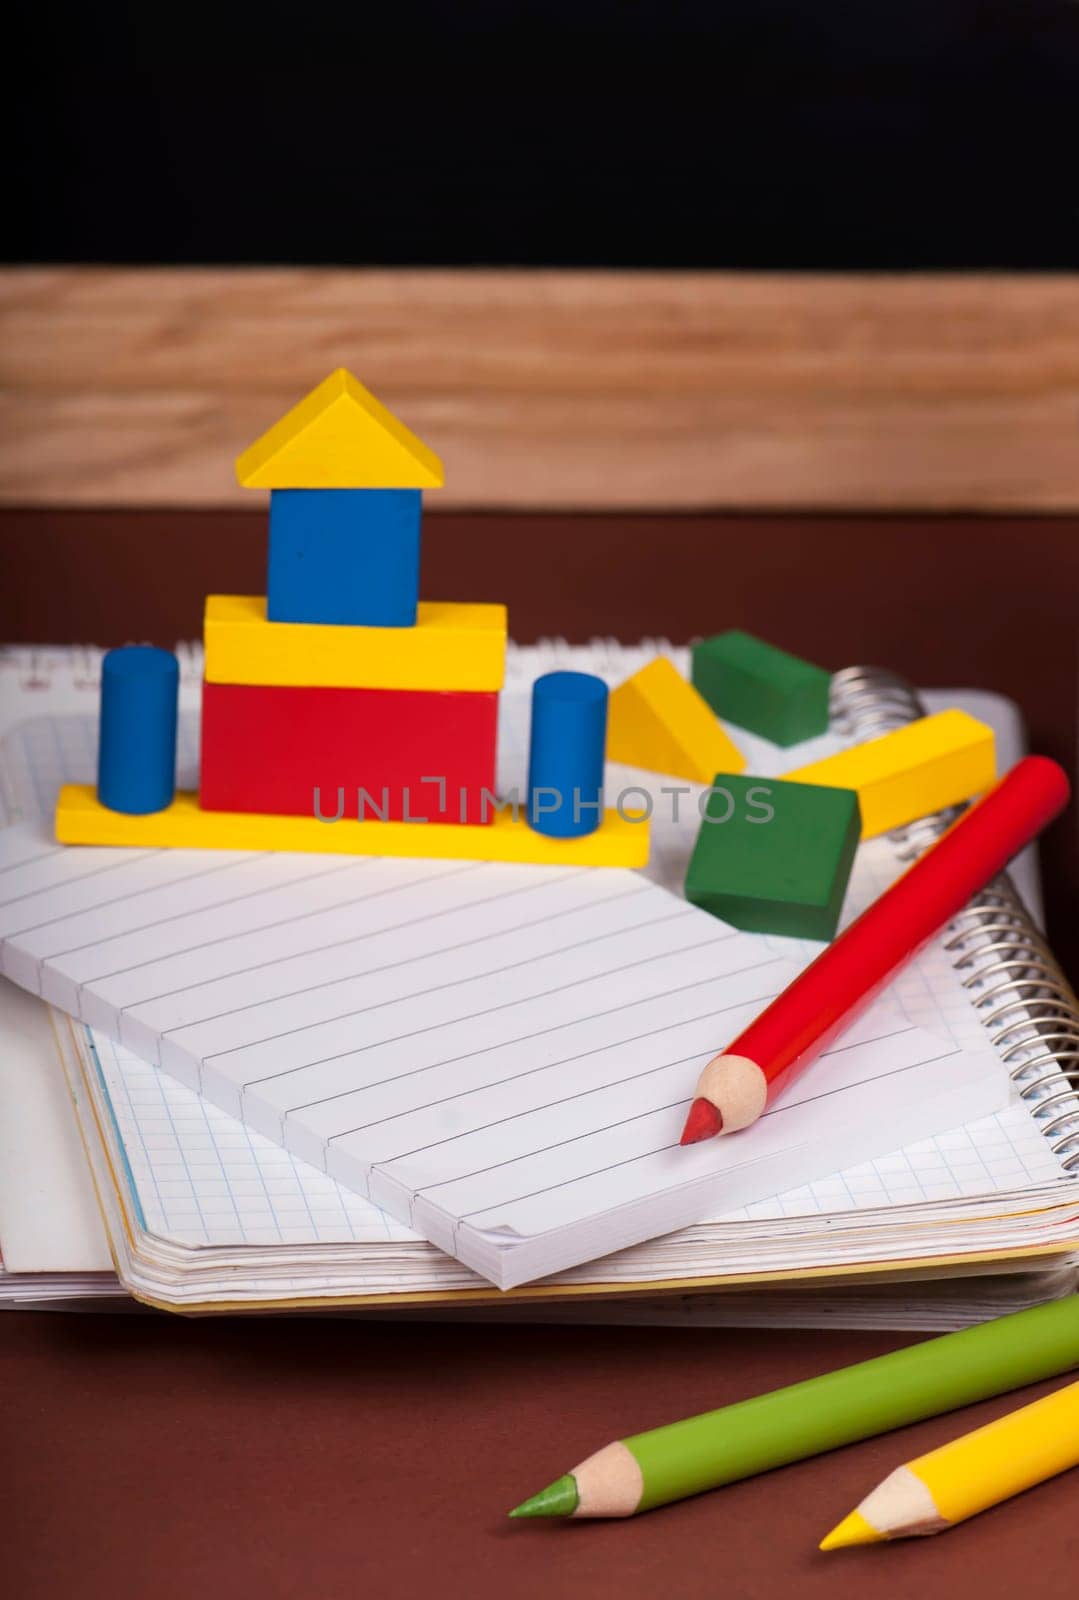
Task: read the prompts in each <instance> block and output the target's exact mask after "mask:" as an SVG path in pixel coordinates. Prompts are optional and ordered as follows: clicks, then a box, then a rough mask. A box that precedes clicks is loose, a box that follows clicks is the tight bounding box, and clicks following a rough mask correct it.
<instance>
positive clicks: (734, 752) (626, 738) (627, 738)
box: [607, 656, 746, 783]
mask: <svg viewBox="0 0 1079 1600" xmlns="http://www.w3.org/2000/svg"><path fill="white" fill-rule="evenodd" d="M607 759H608V760H609V761H624V762H626V763H627V764H628V765H629V766H631V767H643V768H644V769H645V770H646V771H647V772H669V773H671V774H672V775H673V776H674V777H676V778H689V779H691V780H692V781H693V782H695V783H711V782H712V779H713V778H714V777H715V776H716V774H717V773H719V772H741V771H742V769H743V768H744V766H745V764H746V758H745V756H744V755H743V754H742V752H741V751H740V750H739V749H738V747H737V745H735V744H734V743H733V742H732V741H731V740H730V739H729V738H728V737H727V734H726V733H725V732H724V730H723V728H722V727H721V726H720V724H719V722H717V720H716V714H715V712H714V711H713V710H712V708H711V706H710V705H709V704H708V702H707V701H706V700H705V698H704V696H703V695H701V694H699V693H698V692H697V690H696V689H695V688H694V687H693V685H692V684H691V683H690V682H689V681H688V680H687V679H686V678H683V676H682V674H681V673H680V672H679V671H678V669H677V667H676V666H675V665H674V663H673V661H668V660H667V657H666V656H657V657H656V659H655V660H654V661H650V662H649V663H648V665H647V666H646V667H642V668H641V670H640V671H639V672H635V673H634V674H633V676H632V677H631V678H627V679H626V681H625V683H623V684H620V685H619V686H618V688H617V689H615V690H613V691H612V693H611V698H610V705H609V708H608V712H607Z"/></svg>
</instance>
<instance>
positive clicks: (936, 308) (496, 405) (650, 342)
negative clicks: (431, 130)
mask: <svg viewBox="0 0 1079 1600" xmlns="http://www.w3.org/2000/svg"><path fill="white" fill-rule="evenodd" d="M338 365H344V366H348V367H351V368H352V369H353V370H354V371H355V372H356V373H357V374H358V375H359V376H360V377H361V378H362V379H363V381H364V382H365V383H367V384H368V385H370V387H371V388H373V389H374V390H375V392H376V393H377V394H379V395H380V397H381V398H383V399H384V400H385V401H386V403H387V404H389V405H390V406H391V407H392V408H393V409H395V410H397V411H399V412H400V414H401V416H402V417H403V418H404V420H405V421H407V423H408V424H409V426H410V427H412V428H414V429H415V431H416V432H418V433H419V434H420V436H421V437H422V438H423V439H425V441H426V442H428V443H429V444H430V445H431V446H432V448H433V449H435V450H436V451H438V453H439V454H440V455H441V456H442V457H443V459H444V460H445V461H446V464H447V486H446V489H445V490H444V491H440V492H439V494H438V496H437V504H438V505H439V506H446V507H518V508H533V509H541V508H559V507H577V508H590V507H591V508H613V509H617V508H627V509H629V508H634V509H643V508H650V507H652V508H659V507H664V508H694V507H743V508H761V509H766V508H767V509H783V508H805V507H816V508H829V507H830V508H845V507H849V508H886V509H892V508H930V509H935V510H957V509H1027V510H1031V509H1040V510H1063V509H1071V508H1075V507H1076V506H1079V277H1072V276H1056V277H1051V276H1038V277H1022V278H1020V277H1007V276H991V275H990V276H959V277H943V276H930V277H862V276H838V277H832V276H829V277H813V276H807V275H792V276H767V275H757V274H748V275H744V274H743V275H728V274H718V273H717V274H682V273H675V274H663V273H611V272H581V273H568V272H506V271H498V272H493V271H469V272H443V271H439V272H429V271H396V272H384V271H377V272H376V271H345V270H304V271H299V270H296V271H293V270H280V269H244V270H236V271H224V270H217V269H214V270H197V271H177V270H172V269H167V270H166V269H162V270H135V271H130V270H111V269H105V268H71V269H50V268H26V269H11V270H7V271H6V272H4V273H2V274H0V407H2V412H0V414H2V416H3V424H4V425H3V443H2V446H0V500H2V501H4V502H6V503H8V504H27V505H34V504H37V505H56V506H64V505H67V506H80V505H82V506H86V505H141V506H227V505H237V506H238V505H241V504H244V503H246V504H248V505H250V503H251V501H250V497H249V496H246V497H245V494H244V491H241V490H240V489H239V488H237V486H236V484H235V480H234V477H233V472H232V462H233V458H234V457H235V456H236V454H237V453H238V452H239V451H240V450H241V449H242V448H243V447H244V446H246V445H247V444H248V443H250V441H251V440H252V439H253V438H254V437H255V436H256V435H257V434H258V433H259V432H261V431H262V430H263V429H264V428H265V427H266V426H267V425H268V424H269V423H271V422H272V421H274V420H275V419H276V417H277V416H279V415H280V413H281V412H282V411H283V410H285V409H286V408H287V407H288V406H289V405H291V404H292V403H293V402H294V401H295V400H296V399H297V398H298V397H299V396H300V395H301V394H303V393H304V391H305V390H306V389H308V388H309V387H311V386H312V385H313V384H314V383H316V382H317V381H318V380H319V379H320V378H322V377H324V376H325V374H326V373H327V372H328V371H329V370H331V369H332V368H333V367H335V366H338ZM435 499H436V497H435V496H432V500H435Z"/></svg>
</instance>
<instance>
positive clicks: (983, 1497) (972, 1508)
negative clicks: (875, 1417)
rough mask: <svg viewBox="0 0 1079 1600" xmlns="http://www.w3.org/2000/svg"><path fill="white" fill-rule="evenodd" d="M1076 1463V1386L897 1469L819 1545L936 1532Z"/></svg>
mask: <svg viewBox="0 0 1079 1600" xmlns="http://www.w3.org/2000/svg"><path fill="white" fill-rule="evenodd" d="M1075 1466H1079V1383H1069V1384H1068V1386H1067V1388H1065V1389H1058V1390H1057V1392H1056V1393H1055V1394H1051V1395H1047V1396H1046V1398H1045V1399H1044V1400H1035V1402H1034V1404H1033V1405H1029V1406H1023V1407H1022V1408H1021V1409H1020V1410H1019V1411H1012V1412H1010V1413H1009V1414H1008V1416H1006V1417H1001V1418H1000V1419H999V1421H997V1422H990V1423H989V1424H988V1425H987V1426H986V1427H984V1428H976V1429H975V1431H974V1432H973V1433H966V1434H964V1435H963V1437H962V1438H960V1439H953V1440H952V1441H951V1443H950V1444H945V1445H942V1446H941V1447H940V1449H939V1450H931V1451H930V1452H929V1454H928V1455H924V1456H919V1457H918V1458H917V1460H915V1461H908V1462H907V1463H906V1465H905V1466H902V1467H897V1468H896V1470H895V1471H894V1472H892V1473H889V1475H888V1477H886V1478H885V1479H884V1481H883V1482H882V1483H879V1484H878V1485H877V1487H876V1488H875V1489H874V1490H873V1492H872V1493H871V1494H868V1495H867V1496H866V1498H865V1499H864V1500H863V1501H862V1502H861V1504H860V1505H859V1506H858V1507H857V1509H856V1510H854V1511H852V1512H851V1514H850V1516H849V1517H844V1519H843V1521H842V1522H841V1523H840V1524H839V1525H838V1527H835V1528H833V1529H832V1531H831V1533H830V1534H829V1535H828V1536H827V1538H826V1539H823V1540H822V1541H821V1549H822V1550H840V1549H842V1548H844V1546H846V1545H852V1544H878V1543H880V1542H881V1541H882V1540H884V1539H906V1538H910V1537H911V1536H912V1535H916V1534H928V1533H943V1531H944V1529H945V1528H952V1527H954V1526H955V1524H956V1523H957V1522H965V1521H966V1519H967V1517H975V1516H977V1514H978V1512H979V1511H987V1510H988V1509H989V1507H990V1506H995V1505H999V1503H1000V1502H1001V1501H1002V1500H1010V1499H1011V1497H1012V1495H1014V1494H1021V1493H1022V1491H1023V1490H1024V1489H1032V1488H1033V1487H1034V1485H1035V1484H1036V1483H1044V1482H1045V1480H1046V1478H1052V1477H1055V1476H1056V1474H1057V1473H1058V1472H1065V1471H1066V1470H1067V1469H1068V1467H1075Z"/></svg>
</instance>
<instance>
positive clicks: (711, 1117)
mask: <svg viewBox="0 0 1079 1600" xmlns="http://www.w3.org/2000/svg"><path fill="white" fill-rule="evenodd" d="M722 1132H723V1118H722V1117H721V1116H720V1114H719V1112H718V1111H717V1110H716V1108H715V1106H714V1105H713V1104H712V1102H711V1100H694V1102H693V1104H692V1105H691V1106H690V1108H689V1116H688V1117H687V1118H686V1125H685V1127H684V1128H683V1129H682V1137H681V1139H680V1140H679V1141H678V1142H679V1144H699V1143H700V1141H701V1140H702V1139H714V1138H715V1136H716V1134H717V1133H722Z"/></svg>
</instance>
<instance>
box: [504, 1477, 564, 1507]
mask: <svg viewBox="0 0 1079 1600" xmlns="http://www.w3.org/2000/svg"><path fill="white" fill-rule="evenodd" d="M576 1509H577V1479H576V1478H575V1477H574V1476H573V1473H572V1472H565V1473H563V1474H562V1476H561V1477H560V1478H556V1479H555V1481H554V1482H553V1483H549V1484H548V1485H547V1487H546V1489H541V1490H540V1492H539V1494H534V1495H533V1496H532V1498H531V1500H525V1501H523V1502H522V1504H521V1505H519V1506H518V1507H517V1509H516V1510H515V1511H511V1512H510V1516H511V1517H571V1516H572V1515H573V1513H574V1512H575V1511H576Z"/></svg>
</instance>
